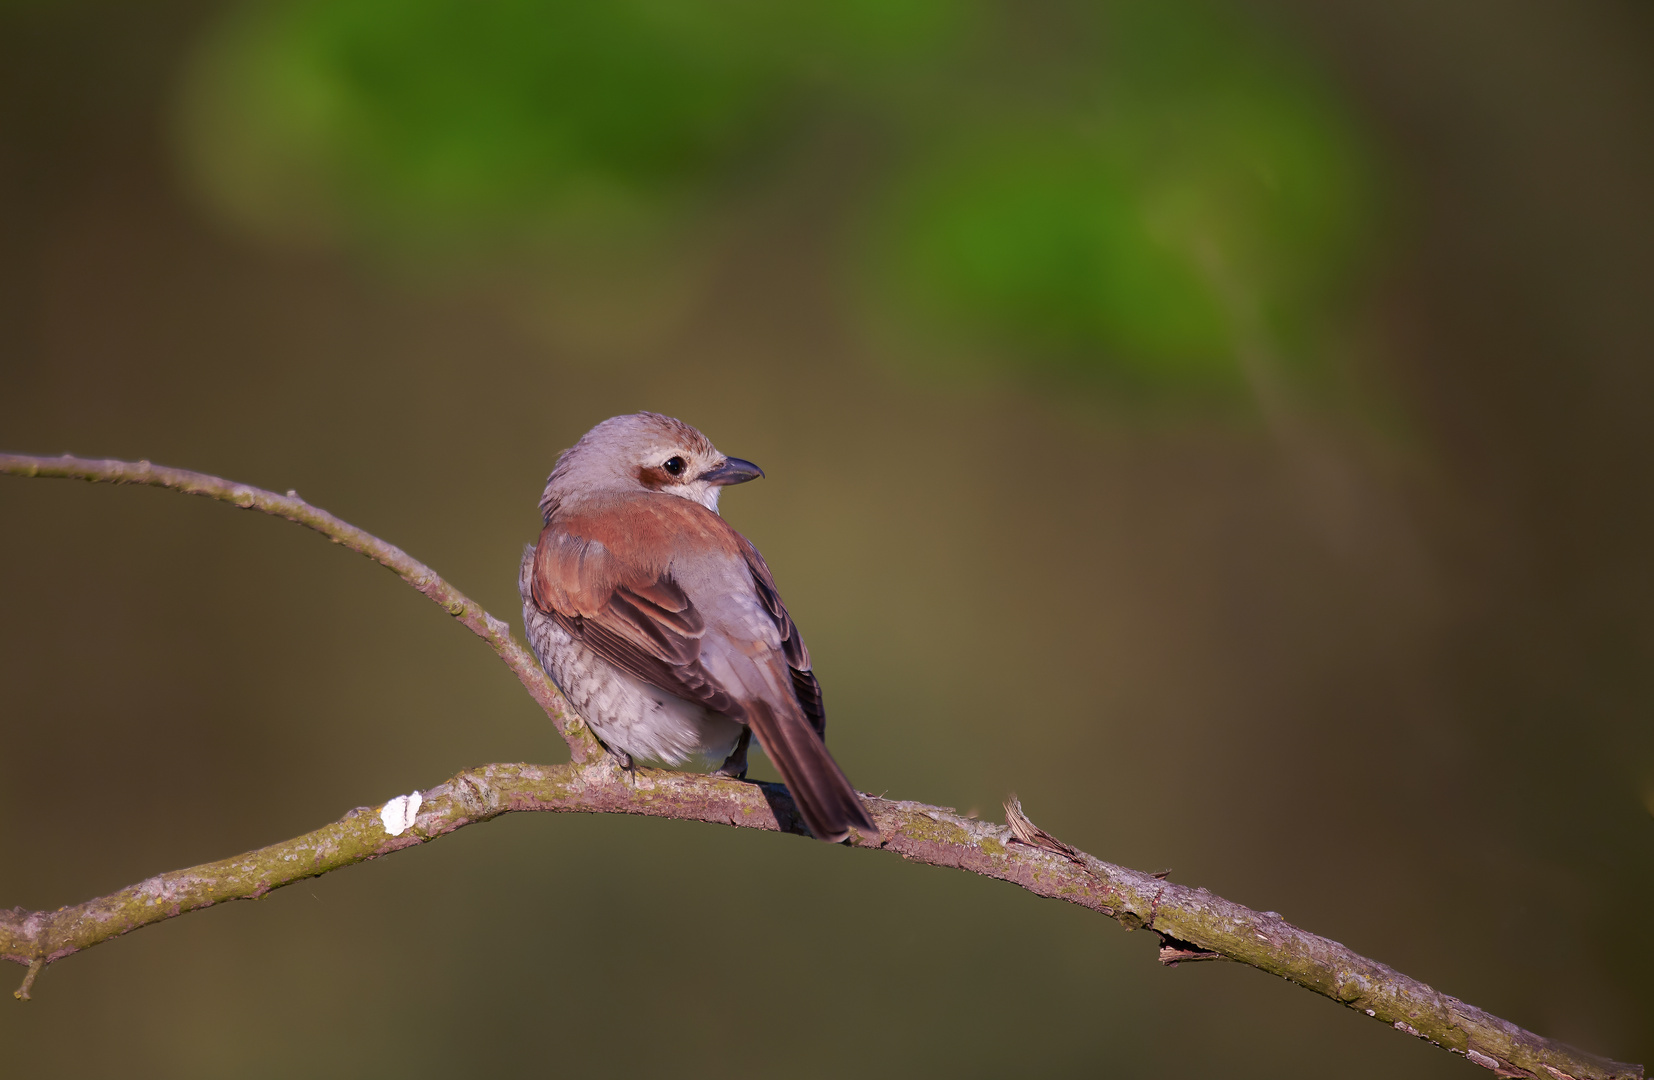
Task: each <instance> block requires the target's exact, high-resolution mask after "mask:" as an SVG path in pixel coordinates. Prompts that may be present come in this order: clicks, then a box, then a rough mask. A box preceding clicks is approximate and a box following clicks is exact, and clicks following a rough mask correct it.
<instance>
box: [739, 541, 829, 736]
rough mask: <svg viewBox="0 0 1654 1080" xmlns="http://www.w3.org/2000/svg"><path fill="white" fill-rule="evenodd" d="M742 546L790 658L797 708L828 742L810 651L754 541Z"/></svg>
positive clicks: (765, 606)
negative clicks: (801, 710)
mask: <svg viewBox="0 0 1654 1080" xmlns="http://www.w3.org/2000/svg"><path fill="white" fill-rule="evenodd" d="M737 535H739V534H737ZM741 545H742V548H743V551H742V554H743V555H745V556H746V560H747V566H748V567H749V568H750V569H751V570H752V580H753V583H754V584H755V585H757V586H758V597H759V599H760V600H762V601H763V602H764V610H765V611H768V612H769V613H770V618H772V619H774V620H775V625H776V628H777V629H779V630H780V631H781V653H782V655H783V656H785V657H786V658H787V667H788V668H789V669H791V673H792V678H793V696H794V697H796V698H798V706H799V708H801V709H803V710H804V718H805V719H806V720H808V721H809V722H810V726H811V727H813V728H815V731H816V734H817V735H819V736H821V738H822V739H823V740H825V739H826V738H827V707H826V705H824V704H823V703H822V700H821V683H819V682H817V681H816V677H815V672H813V671H811V670H810V650H809V649H806V648H805V647H804V639H803V638H802V637H800V636H799V633H798V627H796V626H794V625H793V620H792V616H790V615H788V614H787V605H785V604H783V603H782V602H781V594H780V593H779V592H777V591H776V588H775V579H774V578H773V577H771V576H770V568H769V564H768V563H766V562H764V556H762V555H760V554H758V549H757V548H755V547H753V546H752V541H750V540H748V539H747V538H746V537H744V536H743V537H741Z"/></svg>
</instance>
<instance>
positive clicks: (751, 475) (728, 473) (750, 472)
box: [701, 457, 764, 487]
mask: <svg viewBox="0 0 1654 1080" xmlns="http://www.w3.org/2000/svg"><path fill="white" fill-rule="evenodd" d="M763 475H764V470H763V469H760V468H759V467H758V466H756V465H754V464H753V463H752V462H750V461H742V460H741V459H740V458H738V457H732V458H725V459H724V461H723V464H721V465H718V466H716V467H714V468H711V469H708V470H707V471H706V472H704V473H702V474H701V479H702V480H705V481H706V482H707V483H709V484H715V485H717V486H718V487H726V486H728V485H730V484H744V483H746V482H747V481H748V480H756V479H758V478H759V477H760V476H763Z"/></svg>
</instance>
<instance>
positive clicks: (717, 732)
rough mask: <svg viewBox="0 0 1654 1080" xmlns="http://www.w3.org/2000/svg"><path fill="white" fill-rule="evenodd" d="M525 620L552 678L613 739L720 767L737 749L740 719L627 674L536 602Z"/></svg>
mask: <svg viewBox="0 0 1654 1080" xmlns="http://www.w3.org/2000/svg"><path fill="white" fill-rule="evenodd" d="M523 623H524V628H525V629H526V630H527V632H528V640H529V645H530V646H531V647H532V648H533V649H534V652H535V654H536V655H537V656H539V658H540V663H541V664H543V665H544V666H545V669H546V673H547V674H549V675H550V676H551V680H552V682H554V683H556V684H557V689H559V690H561V691H562V692H563V696H564V697H566V698H568V701H569V704H570V705H571V706H573V707H574V711H575V712H577V713H579V714H580V719H582V720H584V721H585V722H586V724H587V725H588V726H590V727H591V729H592V730H593V731H595V732H596V733H597V737H598V738H600V739H602V740H603V742H604V743H605V744H606V745H607V746H609V747H612V748H613V749H616V750H624V751H625V752H626V753H628V754H631V755H632V756H633V757H637V758H643V759H645V760H649V761H658V762H661V763H662V764H665V765H673V766H678V765H683V764H686V763H688V762H690V761H692V760H694V759H697V758H698V759H700V761H699V763H700V764H703V765H705V766H707V767H708V768H713V769H715V768H717V767H718V766H719V765H721V764H723V761H724V759H725V758H727V757H728V756H729V755H730V753H731V752H732V751H734V749H735V743H736V741H737V740H738V739H739V738H740V735H741V729H742V727H743V726H744V725H742V724H741V723H740V722H739V721H736V720H731V719H730V718H729V717H727V716H724V715H723V714H722V713H713V712H708V711H707V710H706V708H705V707H704V706H702V705H698V704H696V703H695V702H693V701H685V700H684V699H683V698H680V697H678V696H677V695H675V694H669V693H667V692H666V691H665V690H662V689H660V688H659V687H656V686H651V685H650V684H648V683H646V682H644V681H643V680H641V679H638V678H634V677H633V676H631V675H628V674H627V673H626V672H624V671H621V670H620V669H619V668H617V667H615V666H614V665H613V664H611V663H609V662H608V661H607V660H604V659H603V658H602V657H600V656H598V655H597V654H596V653H594V652H592V650H590V649H588V648H587V647H586V646H585V645H583V644H582V643H581V642H579V641H576V640H575V639H574V638H573V637H571V636H570V635H569V633H568V632H567V631H566V630H564V629H563V628H562V627H561V626H559V625H557V622H556V620H555V619H552V618H551V617H550V616H548V615H546V614H544V613H543V612H541V611H540V609H539V608H537V607H535V606H534V605H533V604H531V603H530V604H524V605H523Z"/></svg>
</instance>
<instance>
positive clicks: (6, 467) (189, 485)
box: [0, 454, 603, 761]
mask: <svg viewBox="0 0 1654 1080" xmlns="http://www.w3.org/2000/svg"><path fill="white" fill-rule="evenodd" d="M0 473H10V474H11V475H13V476H47V477H59V478H63V479H69V480H86V481H89V482H91V483H94V484H143V485H146V486H148V487H158V488H170V489H171V490H173V491H181V492H183V493H184V494H186V495H201V496H204V497H206V498H209V499H217V500H218V501H219V502H227V503H231V504H232V505H235V506H239V507H241V508H242V509H243V510H262V511H263V512H264V513H266V514H270V515H272V516H274V517H280V518H286V519H287V520H288V521H291V522H294V523H295V524H298V525H303V526H304V527H305V528H307V529H314V530H316V531H317V532H319V533H321V534H322V535H323V536H325V537H327V538H328V539H329V540H332V541H333V542H334V543H335V544H338V545H340V546H341V547H345V548H349V549H350V550H351V551H354V552H356V553H357V554H358V555H366V556H367V557H368V558H370V559H372V560H373V561H374V562H376V563H378V564H379V565H380V566H383V567H385V568H386V569H388V570H390V571H391V572H393V573H394V574H396V576H397V577H399V578H401V579H402V580H403V581H406V582H407V583H408V584H409V585H412V586H413V587H414V588H416V589H418V590H419V591H420V592H421V593H423V594H424V595H425V596H426V597H427V598H428V599H429V600H431V601H432V602H433V603H435V604H436V605H437V606H438V607H440V608H442V610H444V611H446V612H447V613H448V614H450V615H452V616H453V617H454V618H455V619H457V620H459V622H460V623H461V624H462V625H463V626H464V627H465V628H466V629H467V630H469V631H471V632H472V633H473V634H475V635H477V636H478V637H480V638H482V639H483V640H484V641H485V642H487V643H488V647H489V648H490V649H493V650H494V652H496V653H497V654H499V657H500V659H501V660H504V661H505V666H506V667H508V668H510V669H511V672H512V674H514V675H516V676H517V681H519V682H521V683H522V684H523V687H524V688H525V689H526V690H527V691H528V694H529V696H530V697H532V698H533V699H534V700H535V702H536V703H537V704H538V705H539V706H540V708H542V709H544V710H545V712H546V715H547V716H549V717H550V718H551V722H552V723H553V724H555V725H556V726H557V732H558V734H560V735H562V736H563V740H564V741H565V742H567V743H568V744H569V753H570V755H571V756H572V757H573V758H574V760H575V761H586V760H588V759H590V758H591V757H593V756H595V755H600V754H602V753H603V748H602V746H600V745H599V744H598V741H597V739H596V738H595V737H593V735H592V733H591V732H590V731H588V730H587V729H586V726H585V725H584V724H582V723H581V722H580V718H579V717H578V716H576V715H574V714H573V713H572V712H570V711H569V710H568V709H566V708H565V707H564V702H563V695H562V694H560V693H558V692H557V687H556V685H555V684H553V683H552V681H551V679H550V678H549V677H548V676H547V675H546V673H545V671H544V669H542V668H541V667H540V662H539V661H538V660H536V659H535V658H534V655H533V654H532V653H530V652H529V651H528V650H527V649H525V648H524V647H523V646H522V645H521V644H519V643H518V641H517V639H516V638H514V637H512V636H511V628H510V627H509V626H507V625H506V624H505V623H503V622H501V621H500V620H498V619H496V618H494V616H492V615H490V614H488V612H486V611H484V610H483V607H482V605H481V604H479V603H477V602H476V601H475V600H473V599H471V598H470V597H469V596H466V595H465V594H464V593H462V592H460V591H459V590H458V589H456V588H454V587H453V586H452V585H450V584H448V582H446V581H444V580H443V579H442V578H441V577H440V576H439V575H438V574H437V572H436V571H435V570H432V569H431V568H430V567H429V566H426V565H425V564H424V563H422V562H420V561H419V560H418V559H416V558H414V557H413V556H411V555H409V554H408V553H407V552H405V551H403V550H402V549H401V548H399V547H397V546H396V545H395V544H388V543H386V542H385V541H383V540H381V539H379V538H378V537H377V536H374V535H373V534H372V533H369V532H365V531H364V530H362V529H358V528H357V527H356V526H354V525H352V524H351V523H350V522H348V521H341V520H339V519H338V518H336V517H334V516H333V515H332V514H330V513H328V512H327V511H326V510H323V509H321V508H320V507H317V506H311V505H310V504H309V503H307V502H305V501H304V500H303V499H301V498H299V493H298V492H296V491H289V492H288V493H287V494H286V495H277V494H276V493H275V492H273V491H265V490H264V489H263V488H256V487H251V486H249V485H247V484H238V483H235V482H234V481H232V480H225V479H223V478H221V477H217V476H210V475H208V474H207V473H198V472H191V471H190V470H188V469H170V468H167V467H166V466H164V465H152V464H150V463H149V462H147V461H115V460H103V461H97V460H92V459H89V458H78V457H74V456H73V455H71V454H64V455H63V456H62V457H36V456H34V455H32V454H0Z"/></svg>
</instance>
